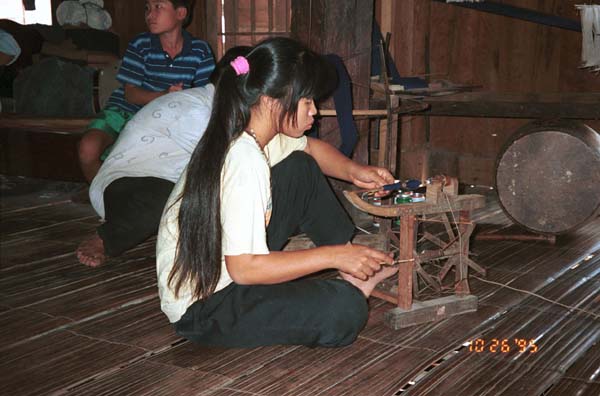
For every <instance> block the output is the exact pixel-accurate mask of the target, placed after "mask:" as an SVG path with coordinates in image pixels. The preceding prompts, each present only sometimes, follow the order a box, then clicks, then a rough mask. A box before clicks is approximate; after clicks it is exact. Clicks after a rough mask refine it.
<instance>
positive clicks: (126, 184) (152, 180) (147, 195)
mask: <svg viewBox="0 0 600 396" xmlns="http://www.w3.org/2000/svg"><path fill="white" fill-rule="evenodd" d="M173 187H174V184H173V183H172V182H170V181H168V180H164V179H159V178H156V177H123V178H120V179H117V180H115V181H114V182H112V183H111V184H109V185H108V187H106V189H105V190H104V210H105V216H104V219H105V220H106V221H105V223H104V224H102V225H101V226H99V227H98V229H97V231H98V235H99V236H100V238H101V239H102V241H103V242H104V251H105V253H106V254H107V255H108V256H118V255H120V254H122V253H123V252H125V251H126V250H129V249H131V248H133V247H135V246H137V245H139V244H140V243H142V242H143V241H145V240H146V239H148V238H149V237H151V236H153V235H156V233H157V232H158V225H159V223H160V217H161V215H162V211H163V208H164V207H165V204H166V203H167V199H168V198H169V195H170V194H171V190H173Z"/></svg>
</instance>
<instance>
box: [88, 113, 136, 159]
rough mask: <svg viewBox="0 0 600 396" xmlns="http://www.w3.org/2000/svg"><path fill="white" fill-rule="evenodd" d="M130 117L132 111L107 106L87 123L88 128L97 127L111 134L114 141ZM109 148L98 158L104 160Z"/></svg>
mask: <svg viewBox="0 0 600 396" xmlns="http://www.w3.org/2000/svg"><path fill="white" fill-rule="evenodd" d="M131 117H133V113H130V112H128V111H125V110H121V109H119V108H117V107H112V106H111V107H107V108H105V109H104V110H102V112H101V113H100V114H98V117H97V118H96V119H94V120H92V122H90V124H89V125H88V130H89V129H99V130H101V131H102V132H105V133H107V134H108V135H110V136H112V138H113V139H114V140H115V141H116V140H117V138H118V137H119V133H120V132H121V131H122V130H123V128H125V124H127V122H128V121H129V120H131ZM111 149H112V146H110V147H108V148H107V149H106V150H104V153H102V155H101V156H100V159H101V160H103V161H104V160H105V159H106V157H108V154H109V153H110V150H111Z"/></svg>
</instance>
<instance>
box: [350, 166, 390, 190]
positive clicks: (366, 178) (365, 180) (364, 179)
mask: <svg viewBox="0 0 600 396" xmlns="http://www.w3.org/2000/svg"><path fill="white" fill-rule="evenodd" d="M350 180H351V181H352V183H354V185H356V186H358V187H360V188H368V189H374V188H380V187H383V186H384V185H386V184H392V183H394V177H393V176H392V174H391V173H390V172H389V171H388V170H387V169H385V168H379V167H376V166H370V165H360V164H355V166H354V167H353V169H352V170H351V171H350Z"/></svg>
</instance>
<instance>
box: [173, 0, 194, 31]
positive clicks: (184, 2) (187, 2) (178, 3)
mask: <svg viewBox="0 0 600 396" xmlns="http://www.w3.org/2000/svg"><path fill="white" fill-rule="evenodd" d="M169 1H170V2H171V4H173V8H175V9H178V8H179V7H183V8H185V9H186V11H187V12H186V14H185V19H184V20H183V24H182V27H183V28H186V27H188V26H189V24H190V22H191V21H192V12H193V11H194V3H195V2H196V1H195V0H169Z"/></svg>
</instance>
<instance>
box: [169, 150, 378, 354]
mask: <svg viewBox="0 0 600 396" xmlns="http://www.w3.org/2000/svg"><path fill="white" fill-rule="evenodd" d="M271 179H272V196H273V213H272V216H271V221H270V224H269V226H268V228H267V239H268V244H269V249H270V250H280V249H281V248H282V247H283V246H284V244H285V242H286V241H287V239H288V238H289V237H290V236H292V235H293V234H294V233H295V231H297V230H300V231H302V232H305V233H307V234H308V236H310V237H311V239H312V240H313V242H315V244H317V245H331V244H343V243H346V242H348V241H349V240H350V239H351V237H352V234H353V232H354V225H353V224H352V222H351V221H350V219H349V218H348V215H347V214H346V213H345V211H344V209H343V208H342V206H341V205H340V203H339V202H338V201H337V198H336V197H335V194H334V193H333V191H332V190H331V188H330V187H329V184H328V183H327V180H326V179H325V177H324V176H323V174H322V173H321V170H320V169H319V166H318V165H317V163H316V162H315V161H314V159H313V158H312V157H311V156H309V155H307V154H305V153H303V152H295V153H293V154H292V155H290V156H289V157H288V158H286V159H285V160H284V161H282V162H281V163H279V164H277V165H276V166H275V167H273V168H272V171H271ZM367 316H368V309H367V303H366V299H365V297H364V295H363V294H362V292H361V291H360V290H359V289H357V288H356V287H354V286H353V285H351V284H350V283H348V282H346V281H344V280H341V279H329V280H325V279H299V280H296V281H293V282H285V283H280V284H276V285H248V286H244V285H237V284H235V283H232V284H230V285H229V286H228V287H226V288H225V289H223V290H220V291H218V292H217V293H215V294H213V295H212V296H211V297H209V298H208V299H206V300H203V301H197V302H195V303H194V304H192V305H191V306H190V307H189V308H188V309H187V311H186V312H185V314H184V315H183V316H182V318H181V319H180V320H179V321H178V322H177V323H175V330H176V332H177V333H178V334H179V335H181V336H182V337H184V338H187V339H189V340H191V341H193V342H196V343H199V344H202V345H207V346H221V347H238V348H240V347H257V346H264V345H278V344H292V345H306V346H325V347H333V346H343V345H348V344H350V343H352V342H353V341H354V340H355V339H356V337H357V336H358V333H359V332H360V330H361V329H362V328H363V327H364V325H365V323H366V320H367Z"/></svg>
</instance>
